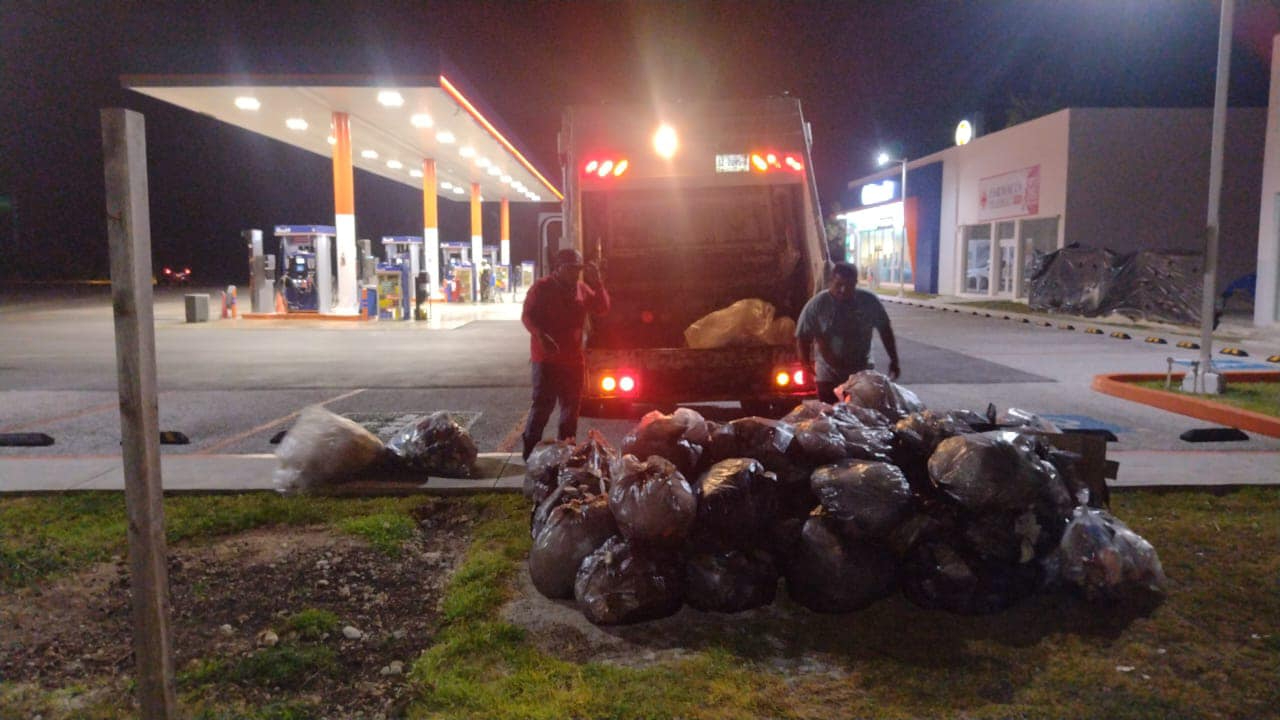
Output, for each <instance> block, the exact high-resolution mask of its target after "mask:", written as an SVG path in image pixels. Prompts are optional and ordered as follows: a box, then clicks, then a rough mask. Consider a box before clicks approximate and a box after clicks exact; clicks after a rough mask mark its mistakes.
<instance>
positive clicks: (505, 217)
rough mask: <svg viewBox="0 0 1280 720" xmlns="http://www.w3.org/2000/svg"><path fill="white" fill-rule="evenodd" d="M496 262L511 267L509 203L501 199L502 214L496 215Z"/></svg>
mask: <svg viewBox="0 0 1280 720" xmlns="http://www.w3.org/2000/svg"><path fill="white" fill-rule="evenodd" d="M498 228H499V229H500V231H501V232H500V233H499V234H498V238H499V240H498V243H499V244H498V258H499V259H498V262H499V263H500V264H502V265H506V266H507V267H511V203H510V201H508V200H507V199H506V198H502V212H501V214H499V215H498Z"/></svg>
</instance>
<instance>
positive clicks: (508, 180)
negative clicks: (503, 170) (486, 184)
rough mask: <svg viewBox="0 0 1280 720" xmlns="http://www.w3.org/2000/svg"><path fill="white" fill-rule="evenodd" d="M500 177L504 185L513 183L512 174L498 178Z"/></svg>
mask: <svg viewBox="0 0 1280 720" xmlns="http://www.w3.org/2000/svg"><path fill="white" fill-rule="evenodd" d="M498 179H499V180H501V181H502V184H503V185H510V184H511V176H510V175H503V176H502V177H500V178H498Z"/></svg>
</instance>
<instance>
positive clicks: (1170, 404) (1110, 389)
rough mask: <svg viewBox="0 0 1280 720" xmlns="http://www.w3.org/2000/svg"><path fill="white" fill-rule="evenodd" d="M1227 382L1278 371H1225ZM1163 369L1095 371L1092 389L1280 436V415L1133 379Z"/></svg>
mask: <svg viewBox="0 0 1280 720" xmlns="http://www.w3.org/2000/svg"><path fill="white" fill-rule="evenodd" d="M1185 374H1186V373H1174V374H1173V378H1175V379H1177V380H1179V381H1180V380H1181V379H1182V377H1183V376H1184V375H1185ZM1223 375H1225V376H1226V378H1227V380H1228V382H1230V381H1232V380H1235V381H1236V382H1270V381H1276V380H1280V371H1260V372H1225V373H1223ZM1163 379H1165V375H1164V374H1163V373H1112V374H1107V375H1095V376H1094V378H1093V389H1094V390H1097V391H1098V392H1100V393H1103V394H1105V395H1112V396H1115V397H1118V398H1121V399H1123V400H1129V401H1132V402H1136V403H1141V404H1143V405H1150V406H1152V407H1156V408H1160V409H1161V410H1167V411H1169V412H1172V413H1177V414H1179V415H1187V416H1190V417H1194V418H1199V419H1201V420H1208V421H1210V422H1215V423H1221V424H1223V425H1228V426H1230V427H1235V428H1240V429H1241V430H1250V431H1252V432H1255V433H1258V434H1259V435H1266V436H1268V437H1274V438H1280V418H1276V417H1272V416H1270V415H1263V414H1262V413H1256V412H1253V411H1252V410H1244V409H1242V408H1236V407H1232V406H1230V405H1224V404H1222V403H1216V402H1212V401H1209V400H1201V399H1200V398H1198V397H1191V396H1188V395H1180V394H1175V393H1172V392H1165V391H1164V390H1152V389H1150V388H1144V387H1139V386H1137V385H1134V384H1133V383H1134V382H1141V381H1146V380H1163Z"/></svg>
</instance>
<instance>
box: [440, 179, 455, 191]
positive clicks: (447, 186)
mask: <svg viewBox="0 0 1280 720" xmlns="http://www.w3.org/2000/svg"><path fill="white" fill-rule="evenodd" d="M440 189H441V190H452V189H453V183H451V182H449V181H448V180H445V181H444V182H442V183H440Z"/></svg>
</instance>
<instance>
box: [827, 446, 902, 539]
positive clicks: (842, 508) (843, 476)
mask: <svg viewBox="0 0 1280 720" xmlns="http://www.w3.org/2000/svg"><path fill="white" fill-rule="evenodd" d="M809 482H810V484H811V485H812V487H813V494H814V495H816V496H817V497H818V502H820V503H822V507H823V508H824V509H825V510H826V511H827V516H828V517H830V518H831V519H832V520H834V521H836V523H838V525H839V527H840V529H841V531H842V532H843V533H844V535H845V536H846V537H848V538H851V539H854V538H867V539H875V538H884V537H886V536H887V535H888V534H889V533H891V532H892V531H893V530H894V528H896V527H897V526H898V524H899V523H900V522H902V521H903V519H905V518H906V516H907V515H908V514H909V513H910V512H911V502H912V497H911V487H910V486H909V485H908V484H907V479H906V478H905V477H903V475H902V471H901V470H899V469H898V468H897V467H896V466H893V465H890V464H888V463H881V462H868V461H866V460H845V461H842V462H839V463H836V464H833V465H824V466H822V467H820V468H818V469H817V470H815V471H814V472H813V475H812V476H811V477H810V480H809Z"/></svg>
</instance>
